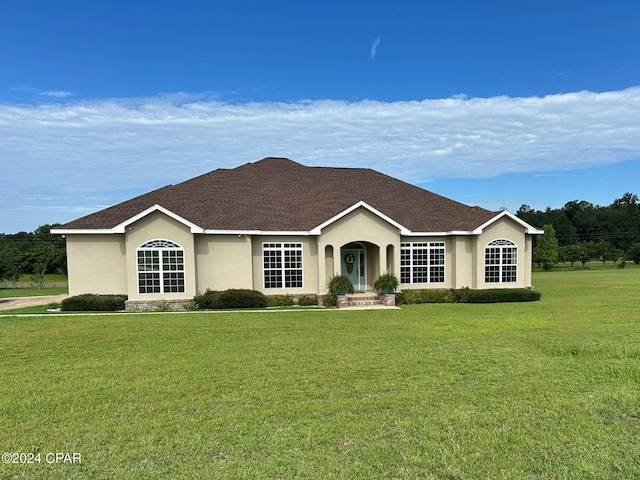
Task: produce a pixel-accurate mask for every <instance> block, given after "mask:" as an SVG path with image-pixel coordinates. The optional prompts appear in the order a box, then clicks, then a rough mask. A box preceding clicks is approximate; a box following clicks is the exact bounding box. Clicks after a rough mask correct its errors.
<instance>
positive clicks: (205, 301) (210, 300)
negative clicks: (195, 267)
mask: <svg viewBox="0 0 640 480" xmlns="http://www.w3.org/2000/svg"><path fill="white" fill-rule="evenodd" d="M221 293H222V292H219V291H217V290H211V289H210V288H207V289H206V290H205V291H204V293H199V294H198V295H196V296H195V297H193V301H194V302H195V304H196V305H197V306H198V308H199V309H201V310H214V309H216V308H219V307H217V306H216V305H218V298H220V294H221Z"/></svg>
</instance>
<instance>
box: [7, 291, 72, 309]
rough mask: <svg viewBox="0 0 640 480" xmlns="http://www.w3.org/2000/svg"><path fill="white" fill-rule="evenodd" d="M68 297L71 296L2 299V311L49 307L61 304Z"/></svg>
mask: <svg viewBox="0 0 640 480" xmlns="http://www.w3.org/2000/svg"><path fill="white" fill-rule="evenodd" d="M67 297H69V295H67V294H66V293H65V294H62V295H43V296H40V297H16V298H0V310H11V309H14V308H23V307H33V306H37V305H47V304H48V303H53V302H61V301H62V300H64V299H65V298H67Z"/></svg>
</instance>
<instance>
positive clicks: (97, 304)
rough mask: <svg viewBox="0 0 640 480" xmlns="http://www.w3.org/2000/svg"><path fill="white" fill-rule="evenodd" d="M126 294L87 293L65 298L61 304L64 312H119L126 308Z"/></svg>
mask: <svg viewBox="0 0 640 480" xmlns="http://www.w3.org/2000/svg"><path fill="white" fill-rule="evenodd" d="M126 300H127V296H126V295H94V294H91V293H86V294H83V295H76V296H74V297H69V298H65V299H64V300H63V301H62V303H61V304H60V308H61V310H62V311H64V312H118V311H120V310H124V302H125V301H126Z"/></svg>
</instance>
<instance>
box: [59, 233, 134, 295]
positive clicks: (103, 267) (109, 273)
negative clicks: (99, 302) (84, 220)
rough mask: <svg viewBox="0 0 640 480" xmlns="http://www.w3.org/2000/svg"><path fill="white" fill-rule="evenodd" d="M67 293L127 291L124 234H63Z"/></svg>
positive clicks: (106, 293)
mask: <svg viewBox="0 0 640 480" xmlns="http://www.w3.org/2000/svg"><path fill="white" fill-rule="evenodd" d="M66 240H67V268H68V272H69V294H70V295H81V294H83V293H95V294H100V295H108V294H113V295H118V294H126V293H127V265H126V251H125V244H124V235H67V236H66Z"/></svg>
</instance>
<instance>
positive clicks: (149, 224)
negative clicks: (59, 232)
mask: <svg viewBox="0 0 640 480" xmlns="http://www.w3.org/2000/svg"><path fill="white" fill-rule="evenodd" d="M501 238H505V239H509V240H511V241H512V242H514V243H515V244H516V245H517V247H518V278H517V282H516V283H509V284H496V283H492V284H485V282H484V249H485V247H486V245H487V244H488V243H489V242H491V241H493V240H496V239H501ZM156 239H165V240H169V241H172V242H175V243H177V244H179V245H180V246H181V247H182V248H183V249H184V260H185V286H186V292H185V293H184V294H164V295H160V294H144V295H140V294H138V281H137V265H136V263H137V255H136V249H137V248H138V247H139V246H140V245H142V244H144V243H146V242H148V241H150V240H156ZM66 241H67V258H68V260H67V262H68V270H69V293H70V294H71V295H79V294H82V293H98V294H122V293H126V294H127V295H128V296H129V299H130V300H151V301H153V300H159V299H168V298H171V299H190V298H193V296H194V295H196V294H197V293H199V292H203V291H204V290H205V289H206V288H211V289H212V290H225V289H228V288H248V289H251V288H253V289H255V290H259V291H262V292H263V293H265V294H267V295H275V294H284V293H289V294H316V293H319V294H324V293H326V292H327V283H328V280H329V278H330V277H331V276H333V275H335V274H339V273H340V269H341V261H340V260H341V256H340V248H341V247H343V246H345V245H346V244H349V243H360V244H362V245H364V247H365V250H366V258H367V263H366V282H367V289H372V287H373V282H374V281H375V279H376V278H377V276H378V275H380V274H382V273H386V272H387V271H388V270H389V269H391V270H393V272H391V273H394V274H395V275H396V276H397V277H398V278H400V243H401V242H439V241H444V242H445V249H446V257H445V282H444V283H442V284H403V285H401V288H403V289H405V288H461V287H465V286H468V287H470V288H499V287H529V286H531V254H532V248H533V239H532V236H531V235H527V234H525V232H524V231H523V228H522V226H521V225H520V224H518V223H517V222H515V221H514V220H512V219H510V218H508V217H503V218H501V219H499V220H498V221H496V222H495V223H493V224H492V225H489V226H487V227H486V228H485V229H484V231H483V233H482V234H480V235H460V236H447V237H403V238H402V239H401V237H400V232H399V229H398V228H397V227H395V226H393V225H391V224H390V223H388V222H386V221H385V220H383V219H382V218H380V217H378V216H377V215H375V214H374V213H372V212H371V211H369V210H368V209H366V208H364V207H362V208H358V209H356V210H354V211H353V212H351V213H349V214H348V215H345V216H344V217H343V218H340V219H339V220H337V221H335V222H333V223H332V224H330V225H328V226H327V227H325V228H324V229H322V232H321V234H320V235H319V236H306V235H300V236H260V235H257V236H253V237H250V236H245V235H241V236H238V235H204V234H195V235H194V234H192V233H191V232H190V230H189V228H188V227H187V226H185V225H183V224H182V223H180V222H178V221H176V220H174V219H172V218H171V217H169V216H167V215H165V214H163V213H161V212H154V213H151V214H150V215H148V216H146V217H144V218H142V219H140V220H138V221H137V222H135V223H133V224H131V225H130V226H129V227H127V230H126V233H125V234H104V235H98V234H95V235H94V234H87V235H78V234H69V235H67V237H66ZM273 242H299V243H301V244H302V250H303V272H304V278H303V287H302V288H296V289H284V288H283V289H265V288H264V283H263V281H264V278H263V263H262V262H263V260H262V244H263V243H273ZM389 255H390V256H392V258H387V257H388V256H389Z"/></svg>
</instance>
